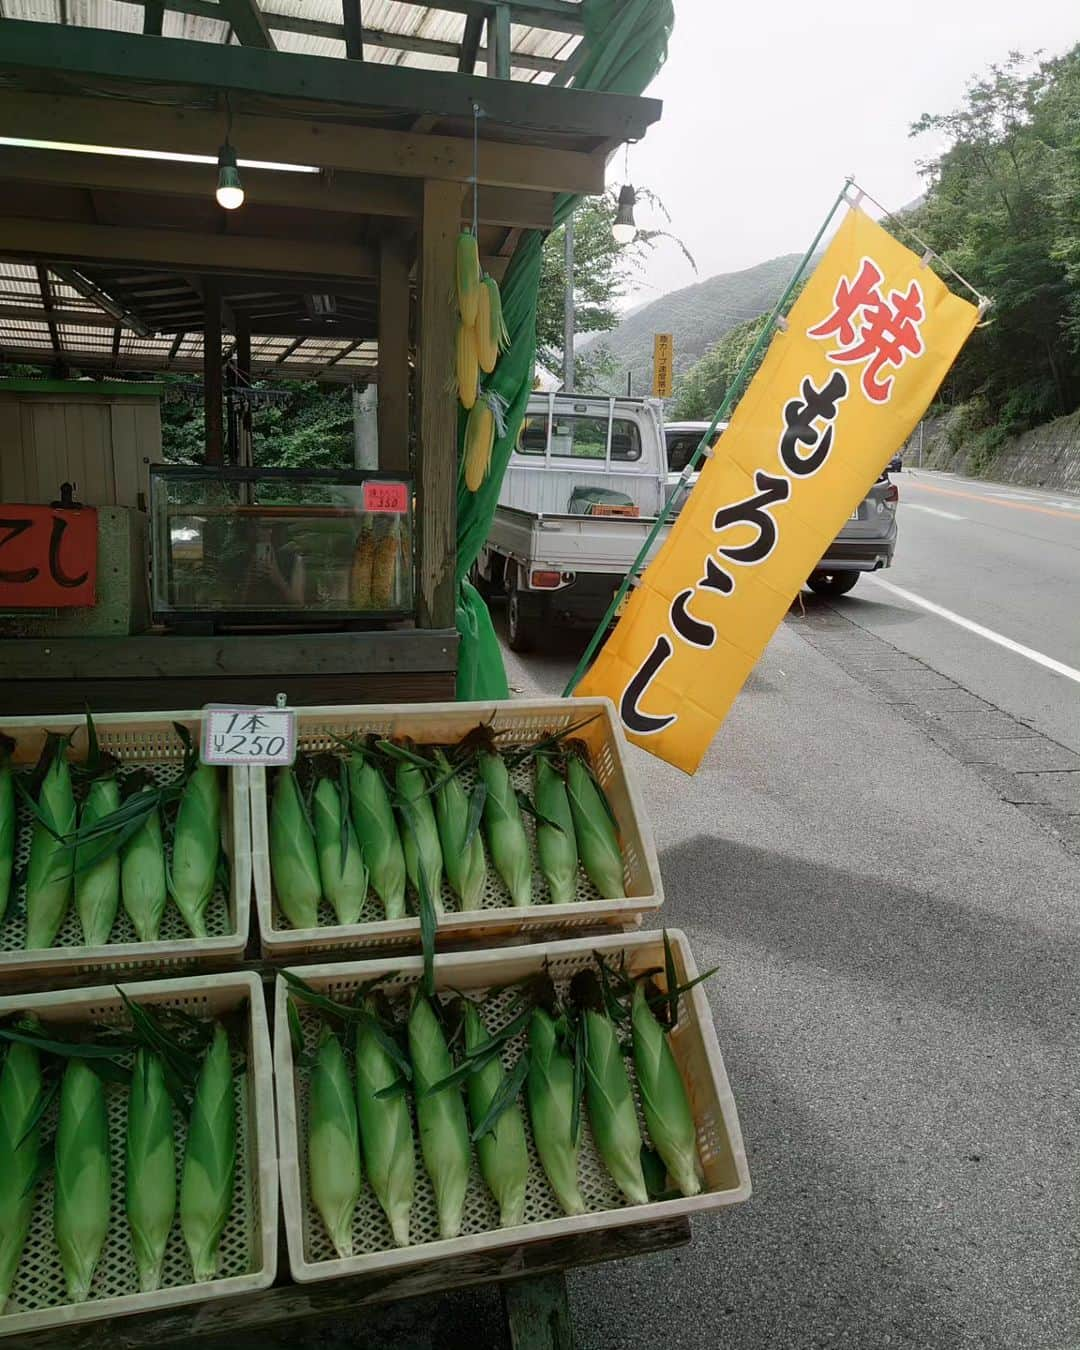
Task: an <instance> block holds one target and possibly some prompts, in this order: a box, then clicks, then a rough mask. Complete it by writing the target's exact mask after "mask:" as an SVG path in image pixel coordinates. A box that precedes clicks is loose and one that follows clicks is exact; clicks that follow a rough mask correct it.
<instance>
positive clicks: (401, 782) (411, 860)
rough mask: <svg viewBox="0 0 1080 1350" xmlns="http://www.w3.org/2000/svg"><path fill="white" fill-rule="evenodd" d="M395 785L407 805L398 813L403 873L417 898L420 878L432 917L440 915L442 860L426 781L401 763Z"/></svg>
mask: <svg viewBox="0 0 1080 1350" xmlns="http://www.w3.org/2000/svg"><path fill="white" fill-rule="evenodd" d="M394 784H395V786H396V787H397V791H398V796H399V797H401V799H402V801H403V802H404V803H405V804H406V805H405V807H404V808H403V809H402V813H401V842H402V844H403V845H404V849H405V871H406V872H407V873H408V876H409V881H410V883H411V884H412V888H413V890H414V891H415V892H416V894H417V895H419V894H420V877H421V874H422V875H423V878H424V881H425V883H426V885H427V893H428V895H429V896H430V898H431V903H432V905H433V906H434V909H435V913H436V914H442V913H443V912H444V910H443V901H442V873H443V856H442V849H441V848H440V846H439V828H438V826H437V825H436V824H435V811H434V809H433V807H432V805H431V794H430V793H429V792H428V783H427V778H426V777H425V775H424V771H423V769H421V768H420V766H419V765H418V764H409V763H407V762H405V761H404V760H403V761H401V762H400V763H399V764H398V765H397V768H396V769H395V772H394Z"/></svg>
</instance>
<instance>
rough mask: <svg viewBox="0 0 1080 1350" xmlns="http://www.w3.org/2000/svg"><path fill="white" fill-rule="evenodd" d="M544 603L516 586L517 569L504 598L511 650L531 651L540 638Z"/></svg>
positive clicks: (507, 636) (507, 633)
mask: <svg viewBox="0 0 1080 1350" xmlns="http://www.w3.org/2000/svg"><path fill="white" fill-rule="evenodd" d="M544 609H545V605H544V602H543V601H542V600H534V599H533V598H532V597H531V596H530V595H529V594H528V592H527V591H522V590H521V588H520V587H519V586H518V574H517V569H516V568H515V569H514V574H513V576H512V577H511V579H510V590H509V593H508V595H507V600H506V640H507V643H508V644H509V646H510V650H511V651H512V652H531V651H532V650H533V649H534V648H535V647H536V644H537V642H538V641H539V639H540V633H541V629H542V628H543V623H544Z"/></svg>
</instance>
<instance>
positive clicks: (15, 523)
mask: <svg viewBox="0 0 1080 1350" xmlns="http://www.w3.org/2000/svg"><path fill="white" fill-rule="evenodd" d="M33 523H34V522H33V521H32V520H0V530H6V531H7V533H6V534H5V535H4V537H3V538H2V539H0V549H2V548H3V547H4V545H5V544H10V543H11V541H12V540H13V539H18V537H19V535H20V534H25V533H26V531H27V530H29V529H30V528H31V527H32V525H33ZM38 571H39V569H38V568H36V567H23V568H20V569H19V570H18V571H10V570H4V569H3V568H0V581H9V582H11V583H12V584H15V585H21V584H23V583H25V582H28V581H33V580H34V578H35V577H36V576H37V574H38Z"/></svg>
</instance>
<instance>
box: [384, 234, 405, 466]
mask: <svg viewBox="0 0 1080 1350" xmlns="http://www.w3.org/2000/svg"><path fill="white" fill-rule="evenodd" d="M378 385H379V468H380V469H381V470H383V472H385V473H408V472H409V257H408V254H407V252H406V250H405V245H404V243H403V242H402V240H400V239H398V238H396V237H395V236H393V235H384V236H383V237H382V239H381V240H380V242H379V379H378Z"/></svg>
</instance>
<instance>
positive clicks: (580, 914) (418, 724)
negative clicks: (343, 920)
mask: <svg viewBox="0 0 1080 1350" xmlns="http://www.w3.org/2000/svg"><path fill="white" fill-rule="evenodd" d="M481 723H485V724H489V725H491V727H492V728H493V730H494V731H495V733H496V737H497V740H498V742H499V744H500V745H507V746H508V745H530V744H535V743H537V742H538V741H542V740H544V739H545V738H547V737H548V736H551V735H553V734H555V733H556V732H560V731H564V730H566V728H568V727H576V726H579V725H580V726H581V731H580V733H579V734H577V735H576V738H577V739H580V740H582V741H584V742H585V744H586V745H587V747H588V751H589V760H590V763H591V765H592V769H593V772H594V773H595V775H596V778H597V780H598V782H599V783H600V785H601V787H602V788H603V789H604V791H605V793H606V795H607V798H608V801H609V802H610V804H611V809H612V812H613V813H614V816H615V820H616V822H617V824H618V831H619V844H620V847H621V849H622V855H623V866H624V873H625V882H626V892H627V894H626V898H625V899H622V900H602V899H601V898H600V896H599V894H598V892H597V891H596V890H595V888H594V887H593V885H592V883H591V882H590V881H589V880H588V878H587V877H586V876H585V873H584V871H582V870H581V869H579V873H578V898H577V900H576V901H575V902H574V903H572V904H568V905H552V904H549V903H548V902H547V884H546V882H545V881H544V879H543V874H542V873H541V871H540V865H539V861H538V859H537V857H536V844H535V829H534V825H533V821H532V819H531V818H530V817H528V816H526V818H525V831H526V834H527V835H528V838H529V842H530V848H531V849H532V855H533V895H534V900H535V903H534V904H532V905H530V906H525V907H522V908H515V907H514V906H513V905H512V904H511V902H510V896H509V893H508V892H507V890H506V887H505V886H504V885H503V882H502V880H501V879H500V878H499V876H498V875H497V873H496V871H495V868H494V865H493V864H492V861H491V855H490V852H488V855H487V862H488V882H487V886H486V888H485V893H484V901H483V907H482V908H481V909H476V910H467V911H464V912H463V911H462V910H461V908H460V901H459V900H458V898H457V897H456V896H455V895H454V893H453V891H452V890H451V889H450V885H449V882H447V881H446V879H445V877H444V880H443V904H444V906H445V909H446V912H445V914H443V915H441V916H440V917H439V927H438V935H437V939H436V940H437V942H438V943H439V944H446V943H455V944H463V943H474V944H478V945H479V944H486V945H492V944H494V943H498V942H505V941H507V940H514V939H519V940H526V941H543V940H544V939H545V938H549V937H560V936H562V935H563V934H570V933H574V932H582V931H593V932H596V931H601V930H603V929H605V928H607V929H628V928H634V927H638V926H640V924H641V922H642V920H643V918H644V917H645V916H646V915H654V914H655V913H656V912H657V911H658V910H659V908H660V906H661V904H662V903H663V898H664V893H663V884H662V882H661V880H660V865H659V863H658V862H657V858H656V848H655V845H654V844H653V838H652V831H651V829H650V828H649V825H648V822H647V819H646V816H645V811H644V807H643V805H642V802H641V797H640V794H639V793H638V790H637V785H636V783H635V782H634V779H633V775H632V773H631V771H630V768H629V765H628V762H627V761H628V755H627V743H626V740H625V738H624V736H623V733H622V728H621V727H620V726H619V722H618V719H617V718H616V716H615V709H614V707H613V705H612V703H611V701H610V700H609V699H605V698H594V699H588V698H581V699H556V698H546V699H513V700H510V701H507V702H499V703H425V704H402V705H396V706H371V707H351V708H337V707H329V708H303V709H300V710H299V711H298V713H297V742H298V745H299V747H300V749H301V750H302V751H310V752H319V751H328V750H334V749H335V748H336V747H337V741H336V740H335V738H340V737H349V736H366V735H368V734H369V733H371V732H374V733H376V734H377V735H378V736H380V737H395V736H408V737H410V738H411V739H412V740H413V741H415V742H416V743H417V744H418V745H453V744H455V743H456V742H457V741H459V740H460V739H461V738H462V737H463V736H465V735H466V734H467V733H468V732H469V731H472V730H473V729H474V728H475V727H477V726H479V725H480V724H481ZM249 773H250V775H251V812H252V830H251V835H252V863H253V868H254V874H255V903H256V908H257V911H258V916H259V934H260V938H261V942H262V951H263V956H264V957H266V958H268V959H273V960H275V961H288V960H290V959H296V958H297V957H301V956H305V957H306V956H312V955H319V954H321V953H326V954H330V953H341V954H343V955H344V954H346V953H349V952H355V953H357V954H360V953H363V952H369V951H378V950H380V949H381V950H384V951H386V950H397V951H408V950H413V951H419V949H420V920H419V918H417V917H415V915H412V916H410V917H408V918H404V919H385V918H382V917H381V915H382V912H383V911H382V906H381V904H380V902H379V899H378V896H377V895H376V894H375V891H374V889H369V892H368V899H367V902H366V905H365V908H364V913H363V919H362V921H361V922H360V923H357V924H348V925H342V924H338V923H336V921H335V918H334V914H333V911H332V910H331V909H330V906H329V905H328V904H325V903H324V905H323V906H322V908H321V911H320V920H321V922H320V925H319V927H318V928H307V929H293V928H290V927H289V924H288V920H287V919H285V918H284V916H283V915H282V913H281V910H280V908H279V906H278V903H277V898H276V896H275V894H274V887H273V878H272V876H271V872H270V850H269V814H268V812H269V800H268V795H269V794H268V789H267V775H266V770H265V769H262V768H258V767H254V766H253V767H252V768H251V769H250V770H249ZM514 781H515V786H517V787H522V788H525V789H526V790H527V791H528V792H529V795H530V796H531V795H532V793H533V778H532V770H531V769H530V768H528V767H525V768H519V769H518V770H516V771H515V775H514ZM462 782H463V783H465V784H466V785H467V784H469V783H470V782H471V774H465V775H463V776H462ZM481 828H482V827H481ZM485 849H486V844H485ZM414 902H415V897H413V896H412V895H411V894H410V898H409V903H410V905H412V904H414Z"/></svg>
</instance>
